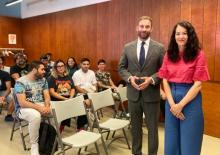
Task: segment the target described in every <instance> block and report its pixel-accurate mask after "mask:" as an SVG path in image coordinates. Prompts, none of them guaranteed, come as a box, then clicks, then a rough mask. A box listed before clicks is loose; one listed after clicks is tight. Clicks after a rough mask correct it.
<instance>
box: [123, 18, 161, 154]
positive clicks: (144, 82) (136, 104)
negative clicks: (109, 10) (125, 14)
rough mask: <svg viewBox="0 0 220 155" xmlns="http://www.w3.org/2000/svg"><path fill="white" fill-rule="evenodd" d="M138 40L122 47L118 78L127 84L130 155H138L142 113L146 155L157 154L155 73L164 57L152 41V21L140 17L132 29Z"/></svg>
mask: <svg viewBox="0 0 220 155" xmlns="http://www.w3.org/2000/svg"><path fill="white" fill-rule="evenodd" d="M136 31H137V34H138V39H137V40H135V41H132V42H130V43H128V44H126V45H125V47H124V52H123V54H122V56H121V59H120V62H119V74H120V76H121V77H122V78H123V79H124V80H125V81H127V82H128V86H127V97H128V108H129V112H130V116H131V126H132V128H131V133H132V153H133V154H135V155H142V151H141V149H142V122H143V113H144V114H145V118H144V120H145V123H146V125H147V129H148V154H149V155H156V154H157V150H158V117H159V101H160V80H159V79H158V78H157V76H156V73H157V72H158V70H159V68H160V67H161V64H162V61H163V55H164V47H163V45H162V44H160V43H158V42H156V41H154V40H152V39H151V38H150V34H151V32H152V19H151V18H150V17H148V16H142V17H140V18H139V20H138V25H137V27H136Z"/></svg>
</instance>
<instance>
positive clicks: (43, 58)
mask: <svg viewBox="0 0 220 155" xmlns="http://www.w3.org/2000/svg"><path fill="white" fill-rule="evenodd" d="M40 60H48V59H47V55H42V56H41V57H40Z"/></svg>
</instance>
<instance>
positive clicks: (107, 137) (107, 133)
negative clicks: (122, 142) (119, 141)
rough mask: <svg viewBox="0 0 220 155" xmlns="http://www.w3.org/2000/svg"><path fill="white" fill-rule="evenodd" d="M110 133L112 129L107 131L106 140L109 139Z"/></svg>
mask: <svg viewBox="0 0 220 155" xmlns="http://www.w3.org/2000/svg"><path fill="white" fill-rule="evenodd" d="M109 134H110V131H108V133H107V136H106V140H108V137H109Z"/></svg>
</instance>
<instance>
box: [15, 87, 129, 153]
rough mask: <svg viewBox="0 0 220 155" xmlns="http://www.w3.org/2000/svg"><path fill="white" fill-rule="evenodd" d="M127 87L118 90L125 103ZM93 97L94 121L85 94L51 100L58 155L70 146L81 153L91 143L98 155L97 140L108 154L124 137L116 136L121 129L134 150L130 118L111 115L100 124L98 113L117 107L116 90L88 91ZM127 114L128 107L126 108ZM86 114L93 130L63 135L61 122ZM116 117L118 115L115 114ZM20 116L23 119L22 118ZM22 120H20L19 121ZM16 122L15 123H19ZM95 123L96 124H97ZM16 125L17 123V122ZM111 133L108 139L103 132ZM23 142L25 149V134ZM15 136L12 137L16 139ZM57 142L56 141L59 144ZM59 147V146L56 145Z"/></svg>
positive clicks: (121, 99)
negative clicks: (62, 99) (129, 126)
mask: <svg viewBox="0 0 220 155" xmlns="http://www.w3.org/2000/svg"><path fill="white" fill-rule="evenodd" d="M126 90H127V89H126V87H121V88H120V87H119V88H118V90H117V92H118V94H119V97H120V103H123V102H124V101H126V100H127V97H126ZM88 97H89V99H90V100H91V103H92V104H91V107H90V110H89V112H92V114H93V116H94V120H93V122H90V118H89V112H88V110H87V107H86V106H85V103H84V98H83V96H77V97H75V98H72V99H69V100H65V101H51V108H52V115H53V117H52V118H53V120H54V126H55V129H56V131H57V137H56V139H57V143H58V145H59V148H60V149H59V151H58V152H56V154H65V151H66V150H68V149H70V148H78V149H79V151H78V154H80V151H81V149H82V148H85V150H86V149H87V146H88V145H90V144H94V145H95V148H96V151H97V154H100V151H99V147H98V144H97V141H99V140H101V143H102V146H103V147H104V151H105V154H106V155H108V150H107V148H108V146H109V145H110V144H111V143H112V142H114V141H115V140H117V139H118V138H122V137H120V136H117V137H116V136H115V132H116V131H117V130H122V132H123V138H125V142H126V144H127V146H128V148H129V149H130V145H129V141H128V138H127V135H126V132H125V127H127V126H128V125H129V121H128V120H122V119H117V118H109V119H108V120H107V121H105V122H102V123H100V122H99V118H98V117H97V115H96V113H97V111H99V110H100V109H102V108H105V107H109V106H111V107H112V108H113V109H115V101H114V99H113V97H112V91H111V89H107V90H105V91H102V92H99V93H89V94H88ZM121 106H122V107H123V104H122V105H121ZM122 111H123V113H124V112H125V111H124V108H122ZM114 112H117V110H114ZM81 115H86V116H87V119H88V123H89V129H90V130H89V131H84V130H82V131H80V132H77V133H74V134H72V135H70V136H68V137H65V138H63V137H62V135H61V134H60V131H59V125H60V123H61V122H62V121H63V120H66V119H69V118H75V117H77V116H81ZM114 116H116V115H114ZM18 119H19V118H18ZM19 121H20V122H19ZM19 121H18V122H19V123H20V124H19V129H20V133H22V134H23V132H22V124H21V121H22V120H19ZM15 123H16V122H14V124H15ZM94 124H95V125H94ZM94 127H96V128H97V129H98V130H97V131H96V132H94ZM13 128H14V125H13ZM13 128H12V134H11V135H13V132H14V129H13ZM105 132H107V136H106V140H104V138H103V133H105ZM110 132H113V135H112V138H111V140H110V141H109V143H108V144H107V140H108V138H109V134H110ZM22 134H21V138H22V142H23V146H24V149H26V145H25V142H24V136H22ZM12 137H13V136H11V140H12ZM55 145H56V144H55ZM54 148H55V147H54ZM54 152H55V149H53V151H52V154H54Z"/></svg>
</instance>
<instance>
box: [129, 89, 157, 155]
mask: <svg viewBox="0 0 220 155" xmlns="http://www.w3.org/2000/svg"><path fill="white" fill-rule="evenodd" d="M128 109H129V113H130V116H131V134H132V153H133V154H135V155H141V154H142V136H143V131H142V123H143V113H144V115H145V118H144V122H145V123H146V126H147V129H148V155H157V150H158V119H159V111H160V108H159V101H158V102H145V101H144V100H143V94H142V93H141V92H140V93H139V99H138V101H136V102H134V101H130V100H129V101H128Z"/></svg>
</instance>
